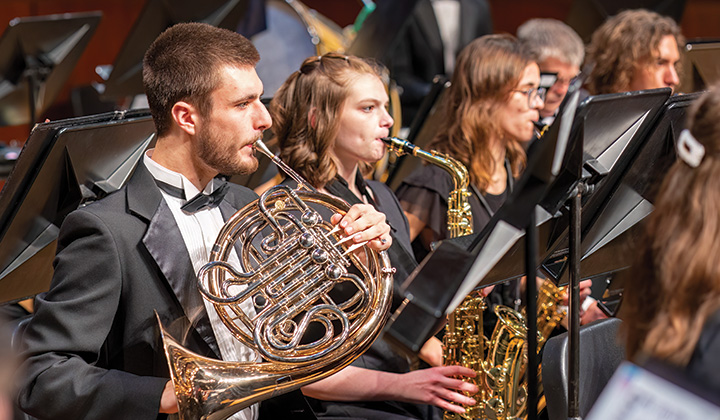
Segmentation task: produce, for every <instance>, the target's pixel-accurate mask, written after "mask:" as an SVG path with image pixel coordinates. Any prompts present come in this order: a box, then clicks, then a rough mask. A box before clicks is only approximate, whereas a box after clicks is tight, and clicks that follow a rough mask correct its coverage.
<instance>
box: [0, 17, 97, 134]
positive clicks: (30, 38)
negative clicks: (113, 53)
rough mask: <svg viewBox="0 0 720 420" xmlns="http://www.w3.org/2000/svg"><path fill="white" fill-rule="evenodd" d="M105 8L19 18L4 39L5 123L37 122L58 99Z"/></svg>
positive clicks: (0, 93) (1, 91)
mask: <svg viewBox="0 0 720 420" xmlns="http://www.w3.org/2000/svg"><path fill="white" fill-rule="evenodd" d="M101 16H102V13H101V12H88V13H72V14H70V13H66V14H58V15H49V16H33V17H24V18H15V19H13V20H11V21H10V23H9V25H8V28H7V29H6V30H5V32H4V33H3V35H2V37H1V38H0V74H2V80H0V125H19V124H26V123H29V124H30V128H31V129H32V126H33V125H34V124H35V122H36V121H35V119H36V118H37V115H38V114H40V113H42V112H43V111H45V110H46V109H47V108H48V106H50V104H52V102H53V101H54V100H55V98H56V97H57V95H58V93H59V92H60V89H61V88H62V87H63V85H64V83H65V81H66V80H67V78H68V77H69V76H70V73H71V72H72V70H73V69H74V68H75V65H76V64H77V61H78V60H79V59H80V56H81V55H82V53H83V51H84V50H85V47H86V46H87V44H88V42H89V41H90V38H91V37H92V35H93V34H94V33H95V29H96V28H97V25H98V23H99V22H100V17H101Z"/></svg>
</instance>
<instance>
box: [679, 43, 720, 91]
mask: <svg viewBox="0 0 720 420" xmlns="http://www.w3.org/2000/svg"><path fill="white" fill-rule="evenodd" d="M683 61H684V63H685V68H684V72H683V73H684V77H683V81H682V83H681V89H680V91H681V92H685V93H690V92H699V91H701V90H705V89H707V88H708V87H709V86H712V85H713V84H715V83H717V82H718V81H720V40H718V39H715V40H692V41H689V42H688V43H687V44H686V45H685V54H684V56H683Z"/></svg>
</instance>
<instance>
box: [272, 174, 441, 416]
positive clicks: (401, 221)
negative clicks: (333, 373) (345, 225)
mask: <svg viewBox="0 0 720 420" xmlns="http://www.w3.org/2000/svg"><path fill="white" fill-rule="evenodd" d="M283 184H285V185H289V186H291V187H295V186H296V185H297V184H296V183H295V181H293V180H291V179H288V178H286V179H285V180H284V181H283ZM355 185H356V186H357V187H358V190H359V191H360V192H361V194H362V195H363V198H364V199H365V200H366V201H367V202H368V203H369V204H372V205H373V206H374V207H375V208H376V209H377V210H378V211H380V212H381V213H383V214H385V217H387V222H388V224H389V225H390V228H391V229H390V230H391V231H390V235H391V236H392V241H393V242H392V245H391V246H390V249H388V251H387V252H388V256H389V257H390V262H391V264H392V265H393V267H395V269H396V272H395V276H394V282H393V283H394V285H395V290H394V291H393V305H392V308H391V311H394V310H395V309H396V308H397V306H398V305H399V304H400V303H401V302H402V299H400V294H399V292H398V287H399V286H400V285H401V284H402V282H403V281H404V280H405V278H407V276H408V275H410V273H411V272H412V270H413V269H414V268H415V267H416V266H417V263H416V262H415V258H414V256H413V254H412V248H411V245H410V229H409V227H408V223H407V219H406V218H405V215H404V214H403V212H402V208H401V207H400V203H399V202H398V201H397V198H395V195H394V194H393V193H392V191H391V190H390V188H389V187H388V186H387V185H385V184H383V183H380V182H377V181H368V180H365V179H363V178H362V176H361V175H360V173H359V172H358V173H357V175H356V179H355ZM325 190H327V191H328V192H329V193H330V194H332V195H334V196H336V197H340V198H342V199H344V200H345V201H347V202H348V204H350V205H353V204H362V203H363V202H362V201H361V200H360V199H359V198H358V197H357V196H356V195H355V194H354V193H353V192H352V191H350V189H349V188H348V184H347V182H346V181H345V180H344V179H343V178H342V177H340V176H337V177H335V179H333V180H331V181H330V182H329V183H328V184H327V185H325ZM316 210H318V212H319V213H321V216H322V217H323V219H326V218H329V217H330V216H332V215H330V214H327V213H329V212H327V211H322V210H323V209H317V208H316ZM326 220H327V219H326ZM414 363H415V361H414V360H410V359H409V358H408V357H406V356H404V355H402V354H399V353H398V352H396V351H395V350H394V349H393V348H392V347H391V345H390V344H389V343H388V342H386V341H385V340H383V339H382V337H381V338H379V339H377V340H375V342H374V343H373V344H372V346H371V347H370V348H369V349H368V350H367V351H366V352H365V353H363V354H362V355H361V356H360V357H358V358H357V359H356V360H355V361H354V362H353V363H352V365H353V366H356V367H360V368H365V369H373V370H380V371H384V372H392V373H406V372H409V371H410V367H411V365H412V364H414ZM307 400H308V403H309V404H310V406H311V407H312V408H313V411H315V414H316V415H317V416H318V418H322V419H325V418H328V419H329V418H342V419H344V420H345V419H368V420H375V419H377V420H386V419H388V420H408V419H422V420H439V419H440V418H441V417H442V412H441V411H440V409H439V408H437V407H434V406H430V405H424V404H412V403H404V402H399V401H354V402H347V401H322V400H316V399H313V398H307Z"/></svg>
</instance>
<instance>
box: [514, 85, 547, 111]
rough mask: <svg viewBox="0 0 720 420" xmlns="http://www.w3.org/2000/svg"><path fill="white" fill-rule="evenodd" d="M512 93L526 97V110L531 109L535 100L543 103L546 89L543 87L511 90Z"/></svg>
mask: <svg viewBox="0 0 720 420" xmlns="http://www.w3.org/2000/svg"><path fill="white" fill-rule="evenodd" d="M513 92H519V93H522V94H523V95H525V96H527V100H528V108H533V103H534V102H535V100H536V99H540V100H541V101H542V102H545V94H546V93H547V89H546V88H544V87H537V88H530V89H527V90H520V89H513Z"/></svg>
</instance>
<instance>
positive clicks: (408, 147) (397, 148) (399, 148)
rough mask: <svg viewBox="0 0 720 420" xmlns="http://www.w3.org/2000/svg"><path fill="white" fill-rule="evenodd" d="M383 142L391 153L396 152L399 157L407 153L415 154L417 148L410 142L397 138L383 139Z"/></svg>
mask: <svg viewBox="0 0 720 420" xmlns="http://www.w3.org/2000/svg"><path fill="white" fill-rule="evenodd" d="M381 140H382V141H383V142H385V144H387V146H388V147H389V148H390V151H391V152H393V151H394V152H395V153H397V154H398V155H403V154H405V153H408V154H413V151H414V150H415V149H416V148H417V146H415V145H414V144H412V143H410V142H409V141H407V140H403V139H399V138H397V137H383V138H381Z"/></svg>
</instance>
